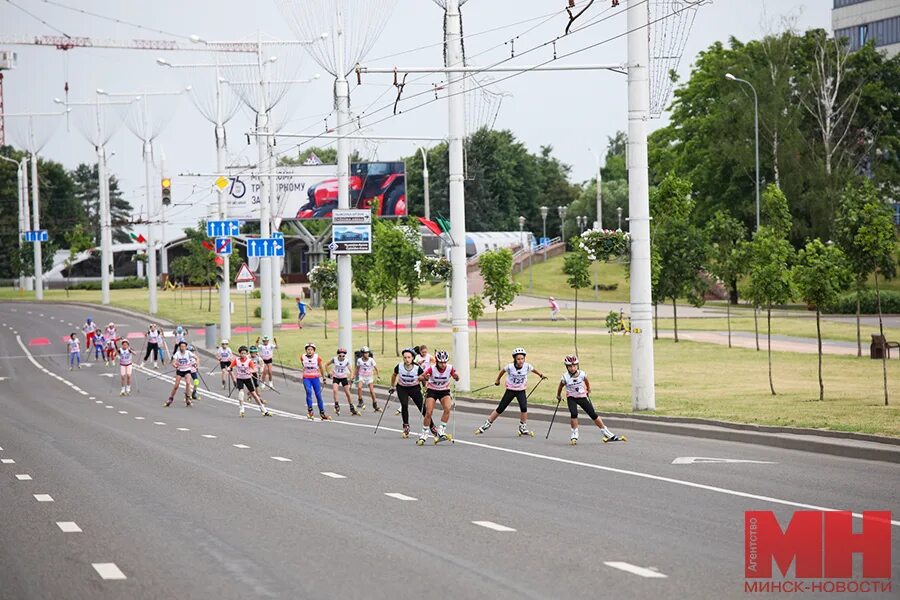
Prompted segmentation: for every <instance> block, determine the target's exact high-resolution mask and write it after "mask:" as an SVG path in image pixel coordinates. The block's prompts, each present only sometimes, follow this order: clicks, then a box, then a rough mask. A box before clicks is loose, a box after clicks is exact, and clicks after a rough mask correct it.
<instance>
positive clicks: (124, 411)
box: [119, 410, 128, 415]
mask: <svg viewBox="0 0 900 600" xmlns="http://www.w3.org/2000/svg"><path fill="white" fill-rule="evenodd" d="M119 414H120V415H127V414H128V411H127V410H120V411H119Z"/></svg>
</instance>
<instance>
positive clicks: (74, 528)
mask: <svg viewBox="0 0 900 600" xmlns="http://www.w3.org/2000/svg"><path fill="white" fill-rule="evenodd" d="M56 525H57V527H59V528H60V529H61V530H62V532H63V533H81V527H79V526H78V525H77V524H76V523H75V521H57V522H56Z"/></svg>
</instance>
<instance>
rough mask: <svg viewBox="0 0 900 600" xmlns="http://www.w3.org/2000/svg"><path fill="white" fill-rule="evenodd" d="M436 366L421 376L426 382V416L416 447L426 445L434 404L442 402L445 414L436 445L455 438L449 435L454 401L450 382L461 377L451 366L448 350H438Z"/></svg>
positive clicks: (420, 379)
mask: <svg viewBox="0 0 900 600" xmlns="http://www.w3.org/2000/svg"><path fill="white" fill-rule="evenodd" d="M434 359H435V361H436V364H435V365H434V366H433V367H428V368H427V369H425V372H424V373H422V374H421V375H420V376H419V381H424V382H425V388H426V389H425V415H424V417H423V419H422V433H421V434H419V439H418V440H416V445H418V446H422V445H424V444H425V439H426V438H427V437H428V433H429V431H430V426H431V424H432V420H431V414H432V413H433V412H434V403H435V402H440V403H441V409H442V410H443V414H442V415H441V425H440V427H439V428H438V432H437V436H436V437H435V438H434V443H435V444H437V443H439V442H447V441H452V440H453V437H452V436H451V435H450V434H449V433H447V423H448V422H449V421H450V410H451V403H452V399H451V397H450V380H451V379H453V380H454V381H459V375H458V374H457V373H456V369H454V368H453V365H451V364H449V362H448V361H449V360H450V354H449V353H448V352H447V351H446V350H438V351H437V352H435V353H434Z"/></svg>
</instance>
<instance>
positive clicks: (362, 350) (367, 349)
mask: <svg viewBox="0 0 900 600" xmlns="http://www.w3.org/2000/svg"><path fill="white" fill-rule="evenodd" d="M359 351H360V352H365V353H366V354H371V353H372V350H370V349H369V347H368V346H363V347H362V348H360V349H359Z"/></svg>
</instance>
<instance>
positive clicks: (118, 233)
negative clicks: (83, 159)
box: [71, 163, 205, 244]
mask: <svg viewBox="0 0 900 600" xmlns="http://www.w3.org/2000/svg"><path fill="white" fill-rule="evenodd" d="M71 176H72V180H73V188H72V193H73V194H74V198H75V199H76V200H77V201H78V202H79V203H80V204H81V206H82V210H83V214H84V216H85V218H86V219H87V224H88V225H89V226H90V227H89V231H90V233H91V235H93V236H94V239H96V240H99V239H100V191H99V189H100V183H99V175H98V173H97V165H96V164H92V165H88V164H83V163H82V164H80V165H78V166H77V167H75V170H74V171H72V175H71ZM109 208H110V223H111V224H112V238H113V242H115V243H121V244H127V243H128V242H130V241H131V237H130V236H129V235H128V230H129V229H130V226H129V223H130V222H131V212H132V210H133V208H132V206H131V203H129V202H128V200H125V198H124V197H123V196H122V190H120V189H119V180H118V179H117V178H116V176H115V175H109ZM204 235H205V232H204Z"/></svg>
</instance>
